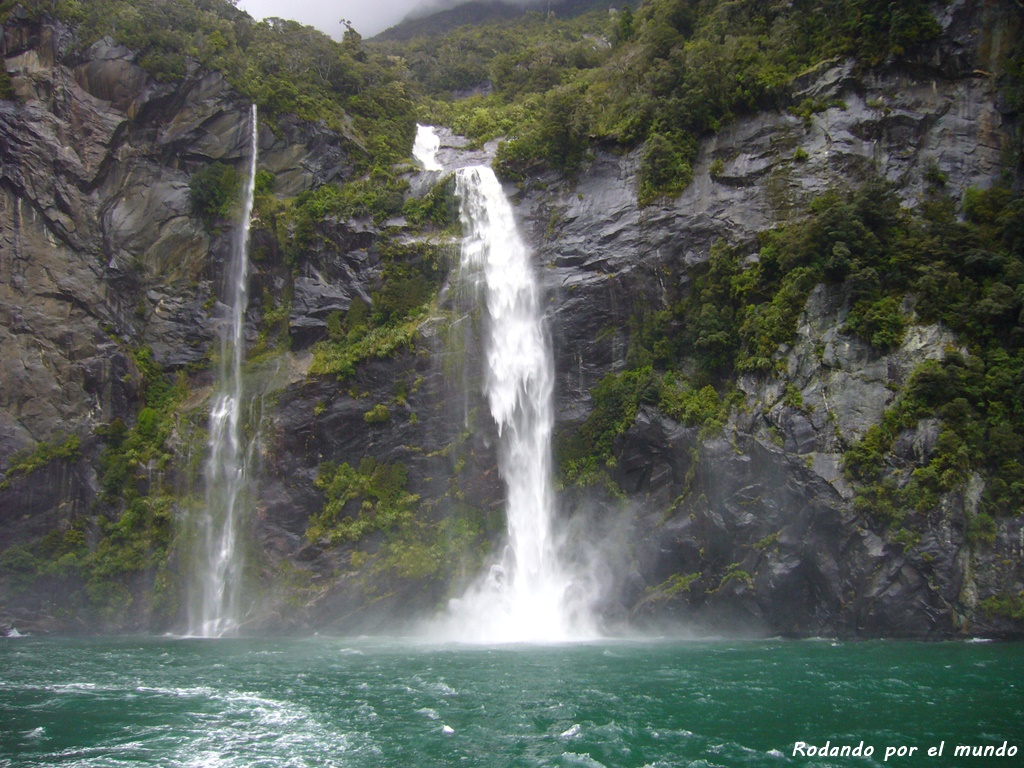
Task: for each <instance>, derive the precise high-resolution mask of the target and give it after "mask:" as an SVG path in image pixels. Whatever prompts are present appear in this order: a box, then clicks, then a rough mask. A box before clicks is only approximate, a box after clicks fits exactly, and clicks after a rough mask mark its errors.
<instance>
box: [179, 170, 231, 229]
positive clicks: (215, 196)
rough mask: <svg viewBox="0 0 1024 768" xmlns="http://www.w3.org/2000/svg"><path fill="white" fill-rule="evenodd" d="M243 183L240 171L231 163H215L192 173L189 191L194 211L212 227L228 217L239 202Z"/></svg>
mask: <svg viewBox="0 0 1024 768" xmlns="http://www.w3.org/2000/svg"><path fill="white" fill-rule="evenodd" d="M241 189H242V184H241V180H240V179H239V178H238V172H237V171H235V169H234V168H232V167H231V166H230V165H225V164H224V163H213V164H212V165H208V166H206V167H205V168H203V169H202V170H200V171H197V172H196V173H194V174H192V178H191V179H190V180H189V185H188V191H189V197H190V198H191V200H192V212H193V213H194V214H195V215H197V216H199V217H200V218H201V219H203V221H205V222H206V225H207V227H210V226H211V225H212V224H213V223H214V222H215V221H216V220H218V219H226V218H228V216H230V215H231V210H232V208H234V206H235V205H236V204H237V203H238V196H239V193H240V192H241Z"/></svg>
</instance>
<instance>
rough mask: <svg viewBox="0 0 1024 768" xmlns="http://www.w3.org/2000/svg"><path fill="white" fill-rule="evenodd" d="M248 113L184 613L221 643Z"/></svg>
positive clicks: (234, 539)
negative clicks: (193, 568) (238, 207)
mask: <svg viewBox="0 0 1024 768" xmlns="http://www.w3.org/2000/svg"><path fill="white" fill-rule="evenodd" d="M258 131H259V124H258V120H257V115H256V105H255V104H254V105H253V106H252V109H251V112H250V147H249V168H248V174H247V175H246V180H245V185H244V187H243V189H242V195H243V199H244V204H243V206H242V212H241V218H240V220H239V222H238V226H237V228H236V230H235V236H234V243H233V247H232V252H231V263H230V266H229V271H228V273H227V276H226V283H227V284H226V289H227V290H226V298H227V304H228V312H229V314H228V320H229V322H228V323H225V324H224V326H223V327H222V329H221V339H220V371H219V379H218V390H217V393H216V395H215V397H214V400H213V406H212V408H211V410H210V439H209V455H208V458H207V462H206V508H205V510H204V512H203V515H202V517H201V519H200V523H199V537H198V542H197V548H198V552H197V553H196V557H195V566H196V573H195V578H194V579H193V589H194V590H195V592H196V593H197V594H193V595H192V598H191V600H190V606H189V634H191V635H197V636H200V637H221V636H223V635H226V634H231V633H233V632H234V631H236V630H237V628H238V624H239V596H240V593H241V586H242V567H243V563H242V559H243V558H242V548H241V546H240V542H239V532H240V531H239V529H240V527H241V519H242V512H243V508H244V506H245V504H244V497H245V493H246V487H245V485H246V448H245V438H244V435H243V432H242V424H241V414H242V403H243V394H244V393H243V387H242V356H243V353H244V351H245V350H244V347H245V344H244V338H243V331H244V320H245V310H246V307H247V306H248V300H249V285H248V283H249V253H248V249H249V228H250V221H251V219H252V207H253V196H254V191H255V186H256V160H257V137H258Z"/></svg>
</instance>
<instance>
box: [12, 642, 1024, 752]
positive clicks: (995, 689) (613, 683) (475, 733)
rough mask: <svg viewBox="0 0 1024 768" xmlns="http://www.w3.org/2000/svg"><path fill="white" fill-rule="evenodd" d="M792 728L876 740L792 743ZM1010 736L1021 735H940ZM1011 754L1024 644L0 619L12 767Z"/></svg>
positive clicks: (820, 736) (1023, 720)
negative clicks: (530, 637) (479, 635)
mask: <svg viewBox="0 0 1024 768" xmlns="http://www.w3.org/2000/svg"><path fill="white" fill-rule="evenodd" d="M798 742H804V743H805V744H806V745H808V747H814V748H826V749H827V750H829V751H831V750H832V749H834V748H841V747H843V746H847V747H849V748H850V750H851V751H852V750H853V749H854V748H856V747H857V746H858V745H861V743H863V747H862V751H866V749H867V748H868V747H873V748H874V751H873V754H872V755H871V756H870V757H864V756H860V757H855V756H835V757H824V758H819V757H817V756H814V757H811V756H809V755H808V754H807V750H806V749H805V752H804V753H798V754H796V755H795V756H794V754H793V753H794V746H795V745H797V743H798ZM1004 742H1006V745H1005V750H1007V751H1008V750H1009V749H1010V748H1014V751H1015V753H1016V754H1015V755H1014V756H1008V755H1004V756H996V755H991V756H988V757H977V758H968V759H964V758H955V757H954V756H953V754H954V750H955V747H956V746H962V745H969V746H981V747H984V746H991V747H993V750H994V749H995V748H996V747H1002V746H1003V744H1004ZM940 745H942V750H943V751H942V754H941V755H939V754H935V755H934V756H933V757H929V756H928V754H927V751H928V749H929V748H932V749H934V750H938V749H939V747H940ZM899 747H905V748H906V749H905V754H904V755H903V756H900V755H899V754H898V753H896V752H894V753H893V754H891V755H890V756H889V758H888V759H887V760H886V759H884V758H885V756H886V750H887V748H893V749H894V750H898V748H899ZM910 747H916V748H917V750H916V752H914V753H912V754H911V753H910ZM1022 755H1024V645H1022V644H1020V643H971V642H947V643H909V642H874V641H873V642H836V641H830V640H806V641H783V640H776V641H770V640H758V641H728V640H700V641H695V640H690V641H680V640H645V641H607V642H601V643H589V644H578V645H560V646H528V645H527V646H508V647H471V646H450V645H426V644H421V643H417V642H415V641H412V640H393V639H392V640H389V639H378V638H361V639H340V638H324V637H316V638H310V639H301V640H284V639H275V640H259V639H231V640H197V639H175V638H141V639H140V638H117V639H89V640H82V639H54V638H45V639H36V638H32V637H25V638H19V639H0V766H10V767H12V768H13V767H15V766H18V767H20V766H161V767H162V768H173V767H174V766H239V767H241V766H245V767H246V768H259V767H261V766H266V767H268V768H269V767H271V766H275V767H276V766H360V767H363V766H365V767H366V768H371V767H372V768H383V767H387V766H394V767H395V768H422V767H429V766H473V767H475V768H497V767H499V766H501V767H506V766H507V767H509V768H511V767H512V766H516V767H519V766H523V767H524V768H527V767H532V766H587V767H590V768H598V767H599V766H609V767H611V766H615V767H622V768H627V767H629V766H638V767H639V766H651V767H655V766H657V767H659V768H660V767H662V766H665V767H668V766H671V767H673V768H674V767H676V766H679V767H682V766H729V767H731V766H766V767H773V768H775V767H778V766H790V765H814V766H868V765H895V766H909V765H914V766H919V765H920V766H924V765H929V766H973V765H978V766H991V767H992V768H997V767H998V768H1002V767H1003V766H1006V767H1007V768H1009V766H1020V765H1024V757H1022Z"/></svg>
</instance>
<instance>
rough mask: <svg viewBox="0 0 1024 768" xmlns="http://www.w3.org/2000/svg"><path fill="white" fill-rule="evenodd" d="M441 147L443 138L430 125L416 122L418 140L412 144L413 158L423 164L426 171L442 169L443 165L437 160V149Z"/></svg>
mask: <svg viewBox="0 0 1024 768" xmlns="http://www.w3.org/2000/svg"><path fill="white" fill-rule="evenodd" d="M440 148H441V139H440V138H438V136H437V132H436V131H434V129H433V128H432V127H431V126H429V125H420V124H419V123H416V140H415V141H414V142H413V145H412V156H413V158H414V159H415V160H416V161H417V162H418V163H419V164H420V165H422V166H423V170H425V171H440V170H442V166H441V164H440V163H439V162H437V150H438V149H440Z"/></svg>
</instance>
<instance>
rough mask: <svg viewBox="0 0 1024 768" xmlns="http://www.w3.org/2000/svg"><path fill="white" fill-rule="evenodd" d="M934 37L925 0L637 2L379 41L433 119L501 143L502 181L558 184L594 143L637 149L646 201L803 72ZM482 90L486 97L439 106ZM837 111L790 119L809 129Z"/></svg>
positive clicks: (802, 109)
mask: <svg viewBox="0 0 1024 768" xmlns="http://www.w3.org/2000/svg"><path fill="white" fill-rule="evenodd" d="M939 31H940V28H939V25H938V22H937V21H936V19H935V17H934V16H933V15H932V14H931V12H930V10H929V6H928V3H927V2H925V0H911V2H902V3H895V4H894V3H889V2H887V0H797V2H793V3H763V2H756V1H755V0H730V1H729V2H724V1H723V0H646V2H642V3H640V4H639V6H638V7H637V8H636V11H635V12H634V11H633V10H632V9H630V8H628V7H627V8H624V9H623V10H621V11H618V12H615V13H611V14H609V13H607V12H604V11H594V12H592V13H588V14H584V15H582V16H579V17H575V18H568V19H556V18H552V17H548V16H545V15H543V14H540V13H531V14H526V15H525V16H523V17H520V18H518V19H514V20H502V21H500V22H495V23H493V24H485V25H476V26H466V27H460V28H457V29H454V30H452V31H450V32H448V33H447V34H446V35H445V36H444V37H443V38H442V39H441V40H438V39H436V38H434V37H430V38H427V37H422V38H414V39H412V40H409V41H407V42H403V43H397V42H388V43H380V44H379V45H380V46H381V49H382V50H384V51H386V52H388V53H391V54H396V55H399V56H401V57H402V58H403V59H404V60H405V61H406V63H407V64H408V66H409V71H410V73H411V74H412V76H413V78H415V80H416V82H417V84H418V86H419V88H420V89H421V90H422V91H423V92H424V93H425V94H426V95H427V96H429V97H432V98H433V99H434V101H433V103H432V106H431V108H430V109H429V112H430V117H431V119H432V120H435V121H438V122H443V123H445V124H447V125H450V126H451V127H452V128H453V129H454V130H456V131H458V132H460V133H463V134H465V135H468V136H471V137H473V138H475V139H477V140H479V141H486V140H488V139H492V138H495V137H498V136H505V137H507V141H506V142H505V143H503V144H502V146H501V147H500V149H499V152H498V157H497V160H496V165H497V167H498V169H499V171H500V172H501V173H502V174H503V175H504V176H505V177H506V178H509V179H524V178H526V176H527V175H528V174H533V173H536V172H539V171H541V170H545V169H554V170H557V171H559V172H561V173H564V174H569V175H571V174H572V173H574V172H575V171H576V170H577V169H578V168H579V166H580V165H581V164H582V163H583V162H585V160H586V157H587V155H588V152H589V150H590V148H591V147H592V146H593V145H594V144H595V143H601V144H603V145H605V146H610V147H615V146H618V147H623V148H628V147H635V146H638V145H641V144H642V145H643V146H644V148H643V150H642V153H641V168H640V187H639V189H638V195H639V199H640V202H641V203H642V204H647V203H651V202H654V201H655V200H657V199H658V198H659V197H661V196H663V195H668V196H671V195H676V194H678V193H679V192H680V191H681V190H682V189H684V188H685V187H686V186H687V185H688V184H689V183H690V180H691V178H692V170H691V166H692V163H693V160H694V159H695V157H696V148H697V141H696V140H697V139H699V138H700V137H701V136H703V135H705V134H706V133H708V132H713V131H716V130H718V129H719V128H720V127H721V126H722V125H725V124H727V123H728V122H729V121H730V120H732V119H733V118H734V117H735V116H737V115H741V114H744V113H749V112H752V111H754V110H757V109H761V108H765V107H769V108H779V107H785V106H786V105H787V102H788V101H790V99H791V95H790V93H791V88H790V84H791V83H792V81H793V79H794V78H796V77H797V76H799V75H801V74H803V73H805V72H806V71H807V70H809V69H811V68H813V67H815V66H816V65H818V64H820V63H821V62H824V61H828V60H832V59H835V58H837V57H841V56H853V57H855V58H857V59H859V60H860V61H861V62H862V63H864V64H866V65H872V64H877V63H879V62H881V61H883V60H885V59H886V58H888V57H899V56H902V55H904V54H906V53H907V52H908V51H910V50H911V49H912V48H913V47H914V46H915V45H918V44H920V43H923V42H927V41H929V40H931V39H933V38H935V37H936V36H937V35H938V34H939ZM484 83H490V84H491V85H492V86H493V90H492V92H491V93H490V94H489V95H487V96H474V97H471V98H468V99H463V100H459V101H453V100H451V94H452V93H453V92H456V91H465V90H469V89H472V88H477V87H479V86H481V85H483V84H484ZM842 106H843V105H842V104H841V103H838V102H836V103H832V102H829V103H822V102H816V101H814V100H806V101H804V102H801V103H799V104H796V105H792V106H791V107H790V109H791V111H792V112H793V114H795V115H798V116H800V117H802V118H803V119H804V121H805V122H808V123H809V122H810V121H812V120H813V116H814V115H815V114H816V113H818V112H821V111H823V110H825V109H828V108H832V107H839V108H841V107H842Z"/></svg>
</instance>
